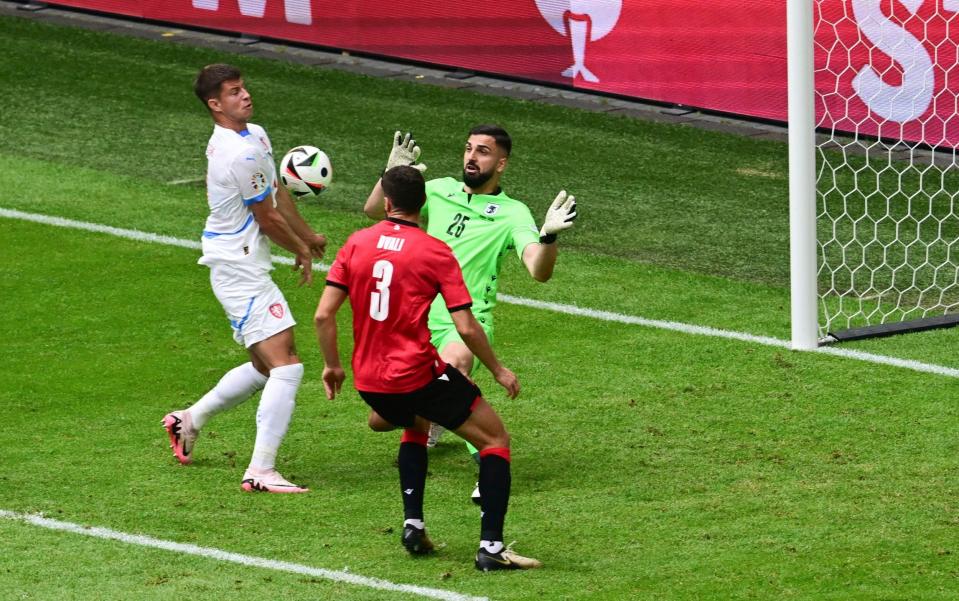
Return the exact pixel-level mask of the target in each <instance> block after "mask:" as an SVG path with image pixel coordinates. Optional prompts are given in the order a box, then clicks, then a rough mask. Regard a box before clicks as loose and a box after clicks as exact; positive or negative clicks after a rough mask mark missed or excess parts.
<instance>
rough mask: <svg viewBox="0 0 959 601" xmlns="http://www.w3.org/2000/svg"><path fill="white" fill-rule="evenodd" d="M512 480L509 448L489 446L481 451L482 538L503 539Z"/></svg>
mask: <svg viewBox="0 0 959 601" xmlns="http://www.w3.org/2000/svg"><path fill="white" fill-rule="evenodd" d="M510 481H511V478H510V469H509V449H503V448H487V449H483V450H482V451H480V473H479V487H480V496H481V497H482V503H481V506H482V508H483V518H482V525H481V533H480V540H487V541H501V540H503V522H505V521H506V508H507V506H508V505H509V488H510Z"/></svg>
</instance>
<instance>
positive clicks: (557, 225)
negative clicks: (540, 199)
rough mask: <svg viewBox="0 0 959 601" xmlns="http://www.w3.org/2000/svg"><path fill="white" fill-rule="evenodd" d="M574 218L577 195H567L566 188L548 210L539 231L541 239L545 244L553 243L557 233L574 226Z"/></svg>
mask: <svg viewBox="0 0 959 601" xmlns="http://www.w3.org/2000/svg"><path fill="white" fill-rule="evenodd" d="M574 219H576V197H575V196H573V195H569V196H567V195H566V190H562V191H561V192H560V193H559V194H557V195H556V199H555V200H554V201H553V204H551V205H549V209H548V210H547V211H546V219H545V220H543V228H542V229H541V230H540V231H539V241H540V242H541V243H543V244H552V243H553V242H555V241H556V234H558V233H559V232H561V231H563V230H568V229H569V228H571V227H573V220H574Z"/></svg>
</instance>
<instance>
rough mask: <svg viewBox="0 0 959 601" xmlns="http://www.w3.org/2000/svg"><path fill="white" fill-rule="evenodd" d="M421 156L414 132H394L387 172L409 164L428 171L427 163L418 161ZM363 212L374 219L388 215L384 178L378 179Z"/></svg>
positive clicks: (422, 170) (387, 161)
mask: <svg viewBox="0 0 959 601" xmlns="http://www.w3.org/2000/svg"><path fill="white" fill-rule="evenodd" d="M419 158H420V147H419V146H417V145H416V140H414V139H413V134H412V133H410V132H407V133H406V135H405V136H404V135H403V134H402V133H401V132H399V131H397V132H396V133H394V134H393V148H392V150H390V158H389V159H387V160H386V169H384V170H383V173H386V172H387V171H389V170H390V169H392V168H393V167H399V166H400V165H409V166H410V167H412V168H413V169H417V170H419V172H420V173H422V172H424V171H426V165H424V164H423V163H417V162H416V161H417V160H418V159H419ZM363 212H364V213H366V214H367V215H368V216H370V217H371V218H373V219H383V218H384V217H386V208H385V207H384V206H383V178H382V177H381V178H380V179H378V180H376V185H375V186H373V190H372V191H371V192H370V195H369V196H368V197H367V198H366V204H364V205H363Z"/></svg>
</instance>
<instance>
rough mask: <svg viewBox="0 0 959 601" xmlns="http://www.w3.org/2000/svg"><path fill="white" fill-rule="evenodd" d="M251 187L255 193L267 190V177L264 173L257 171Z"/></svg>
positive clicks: (252, 178)
mask: <svg viewBox="0 0 959 601" xmlns="http://www.w3.org/2000/svg"><path fill="white" fill-rule="evenodd" d="M250 185H252V186H253V191H254V192H260V191H261V190H266V176H265V175H263V172H261V171H257V172H256V173H254V174H253V176H252V177H251V178H250Z"/></svg>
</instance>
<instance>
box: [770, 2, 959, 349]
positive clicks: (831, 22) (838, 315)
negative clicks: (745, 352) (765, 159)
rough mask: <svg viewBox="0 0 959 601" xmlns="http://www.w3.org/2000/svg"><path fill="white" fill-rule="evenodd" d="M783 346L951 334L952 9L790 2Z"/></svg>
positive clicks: (955, 289) (958, 320) (958, 97)
mask: <svg viewBox="0 0 959 601" xmlns="http://www.w3.org/2000/svg"><path fill="white" fill-rule="evenodd" d="M786 8H787V51H788V85H789V93H788V99H789V207H790V209H789V214H790V279H791V287H790V292H791V318H792V346H793V348H795V349H812V348H815V347H816V346H817V345H818V344H819V343H820V341H837V340H838V341H842V340H856V339H860V338H866V337H874V336H886V335H891V334H898V333H904V332H910V331H917V330H924V329H929V328H938V327H949V326H953V325H956V324H959V160H957V159H959V157H957V154H956V148H957V147H959V0H895V1H893V0H787V5H786Z"/></svg>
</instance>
